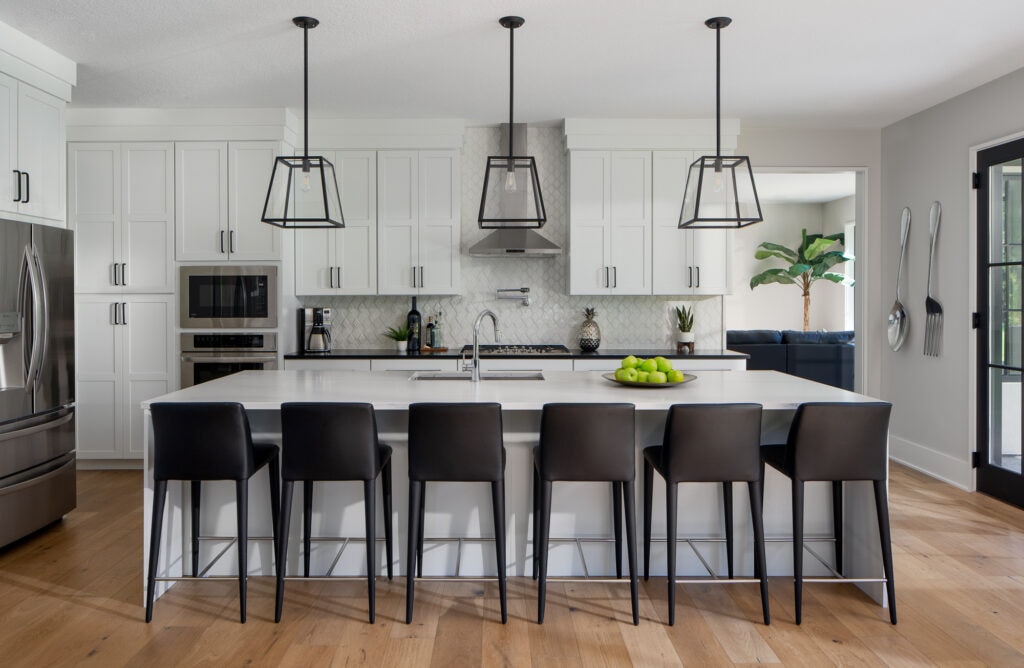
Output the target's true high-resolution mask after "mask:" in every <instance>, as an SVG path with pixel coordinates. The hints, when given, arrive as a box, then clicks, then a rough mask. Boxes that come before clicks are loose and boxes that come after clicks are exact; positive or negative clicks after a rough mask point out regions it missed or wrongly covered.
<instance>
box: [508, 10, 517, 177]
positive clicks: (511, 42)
mask: <svg viewBox="0 0 1024 668" xmlns="http://www.w3.org/2000/svg"><path fill="white" fill-rule="evenodd" d="M515 39H516V29H515V26H513V27H510V28H509V29H508V169H509V171H511V170H513V169H515V166H514V165H513V164H512V127H513V126H512V101H513V99H514V98H515V67H516V58H515Z"/></svg>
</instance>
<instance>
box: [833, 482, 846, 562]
mask: <svg viewBox="0 0 1024 668" xmlns="http://www.w3.org/2000/svg"><path fill="white" fill-rule="evenodd" d="M832 534H833V535H834V536H835V539H836V542H835V548H836V572H837V573H840V574H842V572H843V481H842V480H833V481H832Z"/></svg>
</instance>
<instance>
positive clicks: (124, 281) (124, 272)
mask: <svg viewBox="0 0 1024 668" xmlns="http://www.w3.org/2000/svg"><path fill="white" fill-rule="evenodd" d="M121 285H128V263H127V262H122V263H121Z"/></svg>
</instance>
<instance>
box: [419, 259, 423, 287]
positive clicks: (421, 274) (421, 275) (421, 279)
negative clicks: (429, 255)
mask: <svg viewBox="0 0 1024 668" xmlns="http://www.w3.org/2000/svg"><path fill="white" fill-rule="evenodd" d="M420 287H421V288H422V287H423V265H422V264H421V265H420Z"/></svg>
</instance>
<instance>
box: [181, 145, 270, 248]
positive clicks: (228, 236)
mask: <svg viewBox="0 0 1024 668" xmlns="http://www.w3.org/2000/svg"><path fill="white" fill-rule="evenodd" d="M284 148H285V147H284V146H283V145H282V144H281V143H279V142H249V141H239V142H178V143H176V144H175V184H174V186H175V216H176V218H175V220H176V224H175V254H176V257H177V259H178V260H179V261H190V260H196V261H204V262H225V261H238V262H264V261H271V262H272V261H276V260H280V259H281V231H280V230H279V229H278V228H276V227H274V226H273V225H268V224H266V223H264V222H262V221H261V220H260V219H261V217H262V215H263V204H264V202H265V201H266V196H267V187H268V186H269V185H270V175H271V172H272V171H273V168H274V159H275V158H276V157H277V156H278V155H281V154H284Z"/></svg>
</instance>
